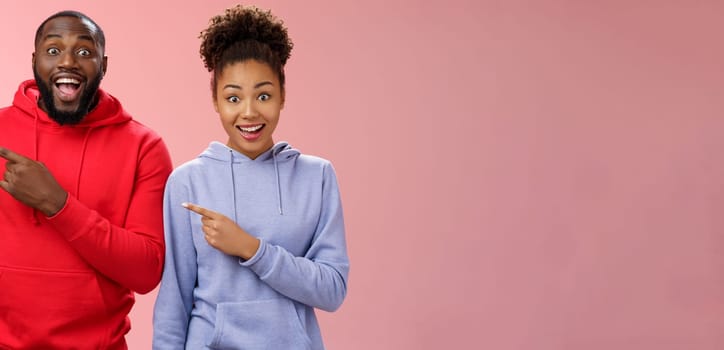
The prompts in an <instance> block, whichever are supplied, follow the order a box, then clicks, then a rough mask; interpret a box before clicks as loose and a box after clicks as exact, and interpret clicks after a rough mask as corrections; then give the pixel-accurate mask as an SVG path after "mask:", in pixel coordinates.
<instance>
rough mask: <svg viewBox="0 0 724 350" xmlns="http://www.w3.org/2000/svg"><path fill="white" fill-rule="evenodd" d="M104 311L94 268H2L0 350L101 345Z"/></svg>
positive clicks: (105, 335) (0, 274)
mask: <svg viewBox="0 0 724 350" xmlns="http://www.w3.org/2000/svg"><path fill="white" fill-rule="evenodd" d="M106 314H107V312H106V308H105V305H104V303H103V296H102V295H101V290H100V288H99V286H98V281H97V279H96V276H95V274H94V273H92V272H87V271H78V272H76V271H71V272H61V271H38V270H30V269H17V268H8V267H0V348H2V347H10V348H18V347H23V348H64V349H72V348H77V347H78V346H80V347H86V346H87V348H99V347H102V346H103V345H104V343H105V339H106V338H107V335H108V334H107V331H106V330H104V327H107V324H106V322H103V321H104V320H106V319H107V316H106Z"/></svg>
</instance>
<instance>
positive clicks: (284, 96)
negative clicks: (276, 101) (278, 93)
mask: <svg viewBox="0 0 724 350" xmlns="http://www.w3.org/2000/svg"><path fill="white" fill-rule="evenodd" d="M286 96H287V94H286V91H285V90H282V105H281V106H280V107H279V109H284V102H286V101H287V99H286Z"/></svg>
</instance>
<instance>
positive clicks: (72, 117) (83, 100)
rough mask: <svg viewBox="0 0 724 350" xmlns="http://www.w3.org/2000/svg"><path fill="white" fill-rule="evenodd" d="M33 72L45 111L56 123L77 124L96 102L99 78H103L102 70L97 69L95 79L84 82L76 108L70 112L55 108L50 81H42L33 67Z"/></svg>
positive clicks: (99, 83)
mask: <svg viewBox="0 0 724 350" xmlns="http://www.w3.org/2000/svg"><path fill="white" fill-rule="evenodd" d="M33 74H34V75H35V82H36V84H37V85H38V90H39V91H40V98H41V99H42V100H43V105H44V106H45V109H46V111H45V112H46V113H48V116H49V117H50V119H53V120H55V121H56V122H57V123H58V124H60V125H64V124H69V125H73V124H78V123H80V121H81V120H83V117H85V116H86V115H87V114H88V113H89V112H90V111H91V110H92V109H93V108H94V107H95V105H96V104H95V102H97V101H96V99H95V97H96V92H97V91H98V87H100V85H101V80H102V79H103V73H102V72H100V71H99V72H98V75H97V76H96V77H95V79H92V80H88V81H87V82H86V84H87V85H86V87H85V90H83V92H82V93H81V95H80V102H79V103H78V108H77V109H76V110H75V111H71V112H65V111H59V110H58V109H57V108H55V100H54V99H53V90H52V87H51V85H50V82H47V83H46V82H45V81H43V80H42V79H41V78H40V76H39V75H38V71H37V70H35V69H33Z"/></svg>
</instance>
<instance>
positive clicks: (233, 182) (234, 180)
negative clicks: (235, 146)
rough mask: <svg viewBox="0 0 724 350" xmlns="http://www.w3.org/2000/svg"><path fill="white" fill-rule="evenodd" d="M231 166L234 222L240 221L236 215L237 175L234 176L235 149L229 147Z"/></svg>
mask: <svg viewBox="0 0 724 350" xmlns="http://www.w3.org/2000/svg"><path fill="white" fill-rule="evenodd" d="M229 166H230V167H231V196H232V197H233V198H232V199H233V201H234V222H236V223H238V222H239V220H238V219H237V217H236V176H234V151H233V150H231V149H229Z"/></svg>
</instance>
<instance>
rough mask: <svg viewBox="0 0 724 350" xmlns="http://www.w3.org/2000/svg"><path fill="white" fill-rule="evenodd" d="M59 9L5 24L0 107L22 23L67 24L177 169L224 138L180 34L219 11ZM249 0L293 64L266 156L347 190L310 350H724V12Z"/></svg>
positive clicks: (24, 41)
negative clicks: (289, 159)
mask: <svg viewBox="0 0 724 350" xmlns="http://www.w3.org/2000/svg"><path fill="white" fill-rule="evenodd" d="M62 3H63V4H62V5H60V4H59V2H57V1H49V0H44V1H38V0H35V1H26V2H22V3H20V2H18V4H17V5H16V4H13V5H9V4H3V6H2V7H3V9H2V11H0V32H2V33H3V34H2V42H3V50H2V51H3V54H2V55H0V63H2V64H1V65H0V76H2V81H3V83H2V84H0V85H1V86H0V98H2V99H3V100H2V101H4V102H3V105H6V104H8V103H10V102H11V99H12V96H13V93H14V91H15V89H16V87H17V83H19V82H20V81H21V80H23V79H26V78H30V77H32V75H31V65H30V57H31V52H32V50H33V45H32V39H33V34H34V32H35V29H36V27H37V25H38V24H39V23H40V22H41V21H42V20H43V19H44V18H45V17H46V16H48V15H50V14H51V13H53V12H55V11H57V10H61V9H66V8H73V9H79V10H81V11H84V12H86V13H87V14H89V15H90V16H91V17H93V18H94V19H96V20H97V21H98V22H99V23H100V24H101V26H102V27H103V28H104V30H105V31H106V35H107V39H108V45H107V54H108V56H109V70H108V75H107V76H106V80H105V81H104V83H103V85H102V86H103V87H104V88H105V89H107V90H108V91H110V92H111V93H112V94H114V95H115V96H117V97H119V98H120V99H121V100H122V101H123V103H124V105H125V107H126V108H127V109H128V110H129V111H130V112H131V113H132V114H133V115H134V116H135V117H136V118H137V119H138V120H140V121H142V122H144V123H145V124H147V125H149V126H151V127H152V128H154V129H155V130H157V131H158V132H159V133H160V134H161V135H162V136H163V137H164V138H165V139H166V142H167V144H168V146H169V148H170V149H171V154H172V157H173V159H174V163H175V164H176V165H178V164H180V163H181V162H183V161H186V160H188V159H190V158H192V157H194V156H195V155H196V154H198V153H199V152H200V151H201V150H202V149H203V148H204V147H205V146H206V145H207V144H208V142H209V141H211V140H214V139H216V140H222V141H223V140H224V134H223V131H222V129H221V126H220V125H219V122H218V120H217V117H216V115H215V114H214V111H213V108H212V105H211V103H210V95H209V91H208V74H207V73H206V72H205V70H204V68H203V66H202V63H201V60H200V59H199V56H198V46H199V41H198V39H197V35H198V33H199V31H200V30H201V29H203V28H204V27H205V26H206V24H207V20H208V18H209V17H210V16H212V15H214V14H216V13H218V12H220V11H222V10H223V9H224V8H226V7H228V6H230V5H231V4H233V2H232V1H129V0H125V1H114V2H105V1H104V2H96V1H64V2H62ZM342 3H344V4H342ZM257 4H259V5H261V6H262V7H266V8H271V9H273V11H274V12H275V13H276V14H277V15H279V16H280V17H282V18H284V19H285V21H286V23H287V24H288V26H289V31H290V33H291V36H292V38H293V40H294V42H295V44H296V46H295V50H294V52H293V54H292V58H291V60H290V62H289V64H288V66H287V74H288V87H287V88H288V92H287V105H286V109H285V110H284V111H283V113H282V120H281V122H280V127H279V129H277V130H278V132H277V139H278V140H288V141H290V142H292V144H293V145H295V146H296V147H298V148H300V149H301V150H302V151H304V152H306V153H311V154H316V155H319V156H322V157H325V158H328V159H330V160H332V161H333V162H334V164H335V168H336V169H337V172H338V175H339V179H340V185H341V187H342V191H343V193H342V194H343V199H344V205H345V212H346V220H347V230H348V244H349V252H350V256H351V259H352V270H351V278H350V284H349V294H348V298H347V300H346V302H345V304H344V305H343V306H342V308H341V309H340V310H339V311H337V312H336V313H331V314H329V313H325V312H320V313H319V315H320V318H321V322H322V327H323V333H324V336H325V339H326V343H327V346H328V348H330V349H365V350H366V349H502V350H507V349H545V350H547V349H551V350H553V349H657V350H665V349H701V350H704V349H712V350H713V349H722V348H724V213H723V212H722V209H723V208H724V157H722V155H721V154H722V153H721V150H723V149H724V137H722V136H723V135H722V134H723V133H724V114H723V113H722V112H724V67H722V66H723V64H722V62H724V49H723V47H724V46H723V45H722V33H724V4H722V2H720V1H689V0H686V1H685V0H681V1H643V0H641V1H630V0H626V1H624V0H615V1H573V0H548V1H527V2H526V1H503V0H500V1H484V0H470V1H465V0H448V1H444V2H433V1H412V0H409V1H403V0H397V1H396V0H385V1H382V0H368V1H364V2H362V1H357V2H346V1H344V2H342V1H331V0H327V1H325V0H311V1H258V2H257ZM443 4H445V5H443ZM0 142H1V140H0ZM155 295H156V292H155V291H154V292H152V293H150V294H148V295H145V296H139V297H138V303H137V306H136V307H135V309H134V311H133V313H132V314H131V318H132V323H133V329H132V330H131V332H130V334H129V335H128V341H129V344H130V347H131V349H147V348H149V347H150V337H151V333H152V330H151V315H152V308H153V301H154V298H155Z"/></svg>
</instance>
